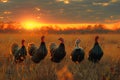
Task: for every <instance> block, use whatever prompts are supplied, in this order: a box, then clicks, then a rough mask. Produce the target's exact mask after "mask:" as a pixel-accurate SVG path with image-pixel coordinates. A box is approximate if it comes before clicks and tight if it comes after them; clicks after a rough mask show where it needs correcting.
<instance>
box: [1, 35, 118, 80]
mask: <svg viewBox="0 0 120 80" xmlns="http://www.w3.org/2000/svg"><path fill="white" fill-rule="evenodd" d="M41 35H42V34H33V33H31V34H0V74H1V75H0V80H120V37H119V36H120V34H91V35H90V34H70V35H65V34H61V35H58V34H54V35H52V34H45V35H46V39H45V40H46V44H47V48H49V44H50V43H51V42H56V43H57V44H59V42H58V40H57V39H58V38H59V37H63V38H64V39H65V46H66V52H67V56H66V57H65V59H64V60H63V61H62V62H61V63H59V64H56V63H53V62H51V61H50V53H49V54H48V55H47V57H46V58H45V59H44V60H43V61H41V62H40V63H39V64H34V63H33V62H32V61H31V59H30V56H27V59H26V60H25V62H23V63H20V64H14V63H13V60H12V55H10V46H11V44H12V43H13V42H17V43H18V44H19V45H20V43H21V39H25V40H26V46H27V44H28V43H30V42H34V43H35V44H36V46H39V44H40V36H41ZM95 35H99V36H100V40H99V42H100V44H101V46H102V49H103V50H104V56H103V58H102V60H101V61H100V63H98V64H93V63H91V62H89V61H88V60H87V57H88V52H89V50H90V49H91V48H92V46H93V44H94V37H95ZM77 38H80V39H81V43H80V46H82V47H83V48H84V50H85V53H86V54H85V60H84V61H83V62H81V63H80V64H77V63H73V62H72V61H71V60H70V53H71V51H72V50H73V49H74V42H75V40H76V39H77Z"/></svg>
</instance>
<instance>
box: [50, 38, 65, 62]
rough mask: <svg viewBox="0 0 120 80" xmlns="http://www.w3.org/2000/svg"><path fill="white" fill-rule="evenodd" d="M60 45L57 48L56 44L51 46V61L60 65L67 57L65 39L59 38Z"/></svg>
mask: <svg viewBox="0 0 120 80" xmlns="http://www.w3.org/2000/svg"><path fill="white" fill-rule="evenodd" d="M58 40H60V45H59V46H58V47H57V46H56V44H55V43H51V45H50V53H51V61H53V62H56V63H59V62H61V60H62V59H63V58H64V57H65V56H66V51H65V45H64V39H63V38H59V39H58Z"/></svg>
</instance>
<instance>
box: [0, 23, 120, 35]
mask: <svg viewBox="0 0 120 80" xmlns="http://www.w3.org/2000/svg"><path fill="white" fill-rule="evenodd" d="M78 27H83V28H79V29H76V28H69V27H68V28H66V29H62V28H60V27H59V26H42V27H41V28H39V29H34V30H31V31H34V32H36V33H53V34H71V33H81V34H85V33H120V28H118V29H116V30H110V29H106V28H105V25H102V24H96V25H88V26H86V27H84V26H78ZM31 31H29V30H26V29H24V28H23V27H22V26H21V25H20V23H17V22H6V23H4V22H0V33H23V32H31Z"/></svg>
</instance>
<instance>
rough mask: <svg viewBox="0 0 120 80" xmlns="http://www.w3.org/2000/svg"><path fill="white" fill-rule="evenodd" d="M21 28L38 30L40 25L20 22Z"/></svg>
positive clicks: (31, 22)
mask: <svg viewBox="0 0 120 80" xmlns="http://www.w3.org/2000/svg"><path fill="white" fill-rule="evenodd" d="M22 26H23V27H24V28H25V29H27V30H33V29H36V28H40V23H38V22H36V21H24V22H22Z"/></svg>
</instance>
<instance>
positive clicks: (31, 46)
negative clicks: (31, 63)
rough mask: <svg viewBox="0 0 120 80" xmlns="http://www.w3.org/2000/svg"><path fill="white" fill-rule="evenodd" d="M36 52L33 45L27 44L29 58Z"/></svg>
mask: <svg viewBox="0 0 120 80" xmlns="http://www.w3.org/2000/svg"><path fill="white" fill-rule="evenodd" d="M36 51H37V47H36V46H35V44H34V43H29V44H28V54H29V55H30V56H33V55H34V54H35V53H36Z"/></svg>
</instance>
